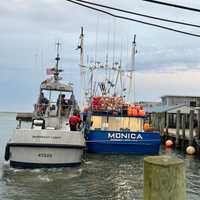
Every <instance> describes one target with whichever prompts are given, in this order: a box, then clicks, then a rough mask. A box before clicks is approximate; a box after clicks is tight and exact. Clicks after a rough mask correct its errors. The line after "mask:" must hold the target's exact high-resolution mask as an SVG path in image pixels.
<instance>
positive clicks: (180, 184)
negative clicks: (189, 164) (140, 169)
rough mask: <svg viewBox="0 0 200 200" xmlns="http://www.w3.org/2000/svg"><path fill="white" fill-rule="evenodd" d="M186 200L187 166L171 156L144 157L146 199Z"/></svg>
mask: <svg viewBox="0 0 200 200" xmlns="http://www.w3.org/2000/svg"><path fill="white" fill-rule="evenodd" d="M161 199H162V200H169V199H170V200H186V184H185V167H184V162H183V161H182V160H180V159H177V158H173V157H170V156H148V157H146V158H144V200H161Z"/></svg>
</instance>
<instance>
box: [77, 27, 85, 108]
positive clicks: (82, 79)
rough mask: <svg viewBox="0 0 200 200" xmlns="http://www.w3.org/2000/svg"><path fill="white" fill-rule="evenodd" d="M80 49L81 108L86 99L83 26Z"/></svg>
mask: <svg viewBox="0 0 200 200" xmlns="http://www.w3.org/2000/svg"><path fill="white" fill-rule="evenodd" d="M78 48H79V49H80V107H81V109H82V108H83V106H84V101H85V71H84V69H83V67H84V34H83V27H81V34H80V45H79V46H78Z"/></svg>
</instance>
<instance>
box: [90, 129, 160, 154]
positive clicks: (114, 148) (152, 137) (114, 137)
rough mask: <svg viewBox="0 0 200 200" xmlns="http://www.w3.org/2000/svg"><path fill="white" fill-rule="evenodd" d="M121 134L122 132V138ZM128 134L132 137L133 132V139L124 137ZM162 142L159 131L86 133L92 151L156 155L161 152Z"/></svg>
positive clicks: (99, 131)
mask: <svg viewBox="0 0 200 200" xmlns="http://www.w3.org/2000/svg"><path fill="white" fill-rule="evenodd" d="M120 134H122V138H121V135H120ZM126 134H128V135H129V137H131V136H130V134H132V135H133V139H131V138H123V137H124V136H126ZM109 135H110V137H109ZM119 137H120V138H119ZM126 137H128V136H126ZM138 138H139V139H138ZM160 143H161V138H160V133H159V132H151V133H150V132H128V133H127V132H116V131H101V130H91V131H89V132H88V133H87V134H86V144H87V151H88V152H91V153H128V154H139V155H154V154H158V153H159V149H160Z"/></svg>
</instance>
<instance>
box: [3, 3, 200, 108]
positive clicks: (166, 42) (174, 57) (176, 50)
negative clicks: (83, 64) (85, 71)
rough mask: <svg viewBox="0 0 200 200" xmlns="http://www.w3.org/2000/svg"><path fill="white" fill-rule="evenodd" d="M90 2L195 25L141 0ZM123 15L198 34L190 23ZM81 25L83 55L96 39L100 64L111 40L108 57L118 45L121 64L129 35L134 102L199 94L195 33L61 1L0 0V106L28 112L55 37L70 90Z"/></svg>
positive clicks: (91, 51) (177, 12)
mask: <svg viewBox="0 0 200 200" xmlns="http://www.w3.org/2000/svg"><path fill="white" fill-rule="evenodd" d="M95 2H98V3H102V4H107V5H111V6H114V7H120V8H122V9H128V10H131V11H134V12H140V13H143V14H148V15H153V16H157V17H163V18H168V19H172V20H179V21H185V22H188V23H193V24H199V25H200V17H199V13H198V12H191V11H186V10H181V9H177V8H171V7H166V6H161V5H155V4H151V3H148V2H144V1H142V0H123V1H122V0H98V1H97V0H95ZM167 2H170V3H177V4H181V5H185V6H190V7H195V8H199V9H200V2H199V1H196V0H184V1H183V0H167ZM117 14H119V13H117ZM128 16H130V15H128ZM131 17H133V18H135V19H140V20H145V21H148V22H152V23H159V24H161V25H165V26H170V27H172V28H178V29H181V30H184V31H190V32H193V33H196V34H200V30H199V29H197V28H190V27H186V28H185V27H183V26H180V25H173V24H170V23H163V22H157V21H155V20H149V19H144V18H141V17H136V16H131ZM81 26H83V27H84V30H85V45H86V54H87V55H89V57H90V59H91V60H92V59H93V58H94V55H95V46H96V45H95V44H97V48H96V49H97V60H99V61H101V62H105V52H106V48H107V46H108V44H109V52H110V53H109V55H110V62H111V61H112V56H113V41H114V42H115V57H116V60H117V59H119V58H120V55H121V51H122V52H123V53H122V63H123V64H124V66H125V65H126V64H127V56H126V55H127V42H130V43H131V41H132V38H133V35H134V34H137V50H138V53H137V56H136V70H137V73H136V94H137V96H136V99H137V100H146V101H148V100H149V101H152V100H159V97H160V96H162V95H165V94H179V95H199V96H200V90H199V85H200V62H199V58H200V57H199V55H200V38H196V37H191V36H185V35H182V34H179V33H174V32H170V31H167V30H162V29H158V28H154V27H150V26H147V25H143V24H138V23H135V22H128V21H124V20H120V19H113V18H111V17H109V16H106V15H103V14H100V13H97V12H95V11H91V10H88V9H86V8H81V7H79V6H77V5H73V4H71V3H69V2H67V1H65V0H6V1H0V74H1V78H0V91H1V98H0V111H31V110H32V105H33V104H34V102H35V101H36V99H37V96H38V92H39V84H40V82H41V81H42V80H44V79H45V78H46V76H45V69H46V68H47V67H52V66H53V64H54V57H55V43H56V41H58V40H59V41H60V42H61V43H62V49H61V58H62V60H61V65H62V68H63V69H64V70H65V72H64V79H65V80H67V82H73V83H74V86H75V93H76V94H77V96H78V94H79V86H78V85H79V66H78V64H79V52H78V51H75V48H76V47H77V44H78V37H79V34H80V27H81ZM108 35H110V37H109V38H110V40H108ZM108 41H109V42H108ZM130 43H129V44H130ZM121 46H122V48H121ZM121 49H122V50H121Z"/></svg>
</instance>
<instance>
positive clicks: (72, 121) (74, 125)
mask: <svg viewBox="0 0 200 200" xmlns="http://www.w3.org/2000/svg"><path fill="white" fill-rule="evenodd" d="M80 124H81V118H80V115H79V114H78V113H75V114H74V115H72V116H71V117H70V118H69V126H70V130H71V131H77V130H78V129H80Z"/></svg>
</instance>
